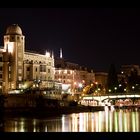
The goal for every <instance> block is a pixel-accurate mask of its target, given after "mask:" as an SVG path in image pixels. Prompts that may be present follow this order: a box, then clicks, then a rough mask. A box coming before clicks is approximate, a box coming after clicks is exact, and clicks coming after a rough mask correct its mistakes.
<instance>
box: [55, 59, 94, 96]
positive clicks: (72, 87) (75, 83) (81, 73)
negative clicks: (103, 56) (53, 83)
mask: <svg viewBox="0 0 140 140" xmlns="http://www.w3.org/2000/svg"><path fill="white" fill-rule="evenodd" d="M55 67H56V68H55V80H57V81H60V82H61V83H62V89H64V90H65V91H64V92H67V93H72V94H73V93H78V92H79V91H81V89H82V88H83V86H85V85H88V84H90V83H92V82H94V81H95V74H94V72H93V70H89V69H87V68H85V67H81V66H79V65H78V64H75V63H71V62H68V61H66V60H64V59H63V58H57V59H55Z"/></svg>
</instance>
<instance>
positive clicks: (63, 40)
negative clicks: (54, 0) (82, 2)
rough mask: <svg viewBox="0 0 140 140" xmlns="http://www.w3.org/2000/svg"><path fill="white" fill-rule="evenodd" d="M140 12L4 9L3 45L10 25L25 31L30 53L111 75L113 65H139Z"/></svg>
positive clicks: (0, 34) (1, 11)
mask: <svg viewBox="0 0 140 140" xmlns="http://www.w3.org/2000/svg"><path fill="white" fill-rule="evenodd" d="M139 16H140V11H139V9H134V8H133V9H132V8H118V9H117V8H116V9H113V8H1V9H0V17H1V25H0V31H1V32H0V42H1V43H0V45H1V46H2V45H3V35H4V34H5V31H6V28H7V26H9V25H11V24H13V23H15V24H18V25H19V26H20V27H21V28H22V30H23V34H24V35H25V36H26V38H25V40H26V41H25V42H26V44H25V48H26V50H32V51H37V52H40V53H44V54H45V52H46V50H50V51H54V55H55V56H59V52H60V48H62V50H63V58H65V59H67V60H69V61H71V62H74V63H78V64H80V65H84V66H87V67H91V68H93V70H94V71H106V72H108V69H109V66H110V64H111V63H114V64H115V65H116V66H117V67H119V66H120V65H123V64H138V65H140V62H139V59H138V58H139V57H138V56H139V46H140V42H139V33H140V26H139V25H140V20H139Z"/></svg>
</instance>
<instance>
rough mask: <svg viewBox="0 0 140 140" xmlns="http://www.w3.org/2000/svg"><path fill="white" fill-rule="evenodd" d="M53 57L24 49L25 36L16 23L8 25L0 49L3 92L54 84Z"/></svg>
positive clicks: (0, 83)
mask: <svg viewBox="0 0 140 140" xmlns="http://www.w3.org/2000/svg"><path fill="white" fill-rule="evenodd" d="M53 80H54V57H53V55H52V54H51V53H49V52H46V54H45V55H42V54H37V53H33V52H29V51H25V36H24V35H23V34H22V30H21V28H20V27H19V26H18V25H17V24H13V25H11V26H9V27H8V28H7V30H6V34H5V35H4V47H3V48H1V49H0V87H1V89H2V92H3V93H8V92H9V91H11V90H14V89H26V88H28V87H36V86H39V87H40V88H46V87H53V86H54V82H53Z"/></svg>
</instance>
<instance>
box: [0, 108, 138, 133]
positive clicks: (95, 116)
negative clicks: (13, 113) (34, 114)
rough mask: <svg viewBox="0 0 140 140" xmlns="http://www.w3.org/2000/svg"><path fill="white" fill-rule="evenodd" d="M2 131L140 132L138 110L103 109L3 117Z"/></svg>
mask: <svg viewBox="0 0 140 140" xmlns="http://www.w3.org/2000/svg"><path fill="white" fill-rule="evenodd" d="M0 131H2V132H140V112H139V111H132V110H121V109H120V110H105V111H98V112H85V113H72V114H67V115H61V116H57V117H47V118H40V119H39V118H24V117H20V118H16V117H14V118H13V117H12V118H10V117H6V118H3V120H2V121H1V124H0Z"/></svg>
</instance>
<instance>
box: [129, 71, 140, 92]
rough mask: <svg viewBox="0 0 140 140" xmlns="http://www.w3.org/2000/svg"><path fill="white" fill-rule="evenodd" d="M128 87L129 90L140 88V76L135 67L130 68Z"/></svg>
mask: <svg viewBox="0 0 140 140" xmlns="http://www.w3.org/2000/svg"><path fill="white" fill-rule="evenodd" d="M128 89H129V91H130V92H131V91H139V90H140V77H139V76H138V71H137V70H136V69H133V70H131V74H130V76H129V77H128Z"/></svg>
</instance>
